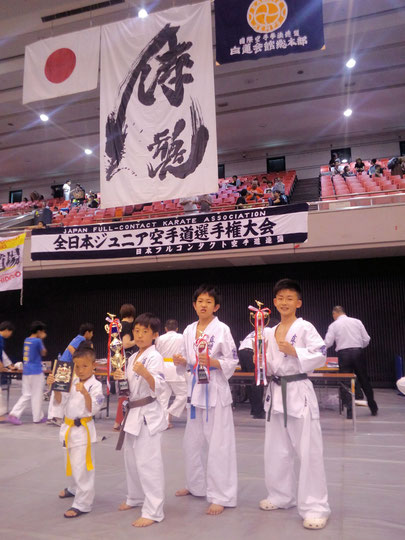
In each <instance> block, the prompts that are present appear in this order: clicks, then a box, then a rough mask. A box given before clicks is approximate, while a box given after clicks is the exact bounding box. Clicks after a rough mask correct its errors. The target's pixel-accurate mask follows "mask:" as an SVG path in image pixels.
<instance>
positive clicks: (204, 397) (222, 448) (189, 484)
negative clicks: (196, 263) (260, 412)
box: [173, 285, 238, 515]
mask: <svg viewBox="0 0 405 540" xmlns="http://www.w3.org/2000/svg"><path fill="white" fill-rule="evenodd" d="M220 303H221V299H220V295H219V293H218V291H217V290H216V289H215V288H214V287H213V286H211V285H201V286H200V287H199V288H198V289H197V290H196V291H195V293H194V296H193V306H194V309H195V311H196V313H197V316H198V321H197V322H194V323H192V324H190V325H189V326H187V328H186V329H185V331H184V333H183V338H184V342H183V351H182V354H176V355H173V362H174V364H175V365H176V366H177V370H178V372H179V373H181V372H183V373H184V371H185V369H186V366H187V365H188V366H189V367H190V370H191V377H190V379H189V388H188V403H189V405H188V407H189V408H188V415H187V425H186V430H185V434H184V442H183V447H184V456H185V466H186V488H185V489H181V490H179V491H177V492H176V495H177V496H178V497H181V496H184V495H194V496H196V497H206V498H207V501H208V502H209V503H210V505H209V507H208V509H207V514H209V515H217V514H220V513H222V512H223V511H224V508H225V507H233V506H236V498H237V469H236V448H235V432H234V425H233V415H232V396H231V391H230V388H229V383H228V379H229V378H230V377H231V376H232V374H233V372H234V371H235V367H236V365H237V363H238V355H237V351H236V347H235V343H234V341H233V338H232V335H231V331H230V329H229V327H228V326H226V324H224V323H222V322H220V321H219V320H218V319H217V317H216V316H215V313H216V312H217V311H218V309H219V308H220Z"/></svg>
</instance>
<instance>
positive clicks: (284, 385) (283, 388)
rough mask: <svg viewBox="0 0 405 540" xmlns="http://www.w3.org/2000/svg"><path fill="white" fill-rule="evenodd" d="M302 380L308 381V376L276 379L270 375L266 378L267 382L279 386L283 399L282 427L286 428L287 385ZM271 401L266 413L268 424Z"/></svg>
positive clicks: (288, 376) (304, 374) (289, 376)
mask: <svg viewBox="0 0 405 540" xmlns="http://www.w3.org/2000/svg"><path fill="white" fill-rule="evenodd" d="M304 379H308V375H307V374H306V373H297V374H296V375H282V376H280V377H277V376H276V375H270V377H268V378H267V380H268V381H269V382H275V383H276V384H277V385H278V386H281V397H282V399H283V412H284V427H287V384H288V383H290V382H294V381H303V380H304ZM270 392H271V391H270ZM272 401H273V400H271V401H270V408H269V412H268V413H267V422H270V415H271V405H272Z"/></svg>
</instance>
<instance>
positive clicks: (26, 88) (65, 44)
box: [23, 27, 100, 103]
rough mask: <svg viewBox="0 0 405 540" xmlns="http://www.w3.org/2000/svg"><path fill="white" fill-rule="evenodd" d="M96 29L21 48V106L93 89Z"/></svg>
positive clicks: (97, 43) (97, 53)
mask: <svg viewBox="0 0 405 540" xmlns="http://www.w3.org/2000/svg"><path fill="white" fill-rule="evenodd" d="M99 57H100V27H95V28H88V29H87V30H81V31H80V32H72V33H70V34H63V35H62V36H57V37H53V38H49V39H42V40H41V41H37V42H36V43H32V44H31V45H27V47H25V58H24V84H23V103H30V102H32V101H38V100H43V99H51V98H56V97H59V96H65V95H69V94H76V93H78V92H85V91H88V90H93V89H94V88H96V87H97V82H98V68H99Z"/></svg>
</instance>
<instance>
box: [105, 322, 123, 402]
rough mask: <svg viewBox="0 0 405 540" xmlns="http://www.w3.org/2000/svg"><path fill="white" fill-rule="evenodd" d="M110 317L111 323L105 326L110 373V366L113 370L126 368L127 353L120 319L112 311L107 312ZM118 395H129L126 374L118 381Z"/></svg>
mask: <svg viewBox="0 0 405 540" xmlns="http://www.w3.org/2000/svg"><path fill="white" fill-rule="evenodd" d="M107 315H108V317H107V318H106V321H108V322H109V323H110V324H106V325H105V326H104V328H105V331H106V332H107V334H108V371H109V373H110V367H111V368H112V369H113V371H115V370H117V369H120V370H123V368H125V355H124V351H123V345H122V341H121V336H120V332H121V329H122V326H121V323H120V321H119V319H117V318H116V316H115V315H111V313H107ZM117 387H118V395H120V396H129V385H128V379H127V378H126V374H125V373H124V376H123V378H122V379H119V380H118V381H117Z"/></svg>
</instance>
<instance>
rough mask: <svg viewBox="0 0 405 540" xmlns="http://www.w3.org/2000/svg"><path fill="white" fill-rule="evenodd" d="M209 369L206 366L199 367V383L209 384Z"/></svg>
mask: <svg viewBox="0 0 405 540" xmlns="http://www.w3.org/2000/svg"><path fill="white" fill-rule="evenodd" d="M209 382H210V381H209V379H208V371H207V370H206V369H205V368H198V371H197V384H208V383H209Z"/></svg>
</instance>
